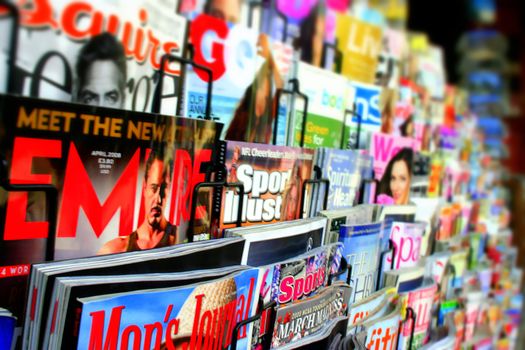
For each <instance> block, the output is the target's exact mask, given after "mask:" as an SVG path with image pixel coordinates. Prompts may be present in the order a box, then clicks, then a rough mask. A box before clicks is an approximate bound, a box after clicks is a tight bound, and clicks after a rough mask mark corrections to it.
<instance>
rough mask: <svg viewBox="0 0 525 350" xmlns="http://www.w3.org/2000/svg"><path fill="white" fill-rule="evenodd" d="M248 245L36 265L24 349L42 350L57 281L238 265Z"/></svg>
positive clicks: (223, 243) (230, 242)
mask: <svg viewBox="0 0 525 350" xmlns="http://www.w3.org/2000/svg"><path fill="white" fill-rule="evenodd" d="M244 244H245V242H244V241H243V240H242V239H223V240H220V241H219V240H213V241H205V242H197V243H191V244H181V245H176V246H173V247H166V248H159V249H157V250H155V251H153V250H146V251H138V252H129V253H123V254H110V255H102V256H96V257H88V258H81V259H73V260H61V261H56V262H49V263H43V264H35V265H33V268H32V273H31V276H30V280H29V286H28V294H27V300H31V304H30V307H27V308H26V315H25V320H24V322H25V324H24V337H23V341H24V348H27V347H29V348H35V349H36V348H40V345H39V344H42V341H43V339H44V330H45V329H44V326H45V322H46V317H47V316H49V315H48V313H49V310H52V309H53V307H52V305H54V304H55V301H54V300H52V297H53V288H54V285H55V280H56V278H59V277H68V276H77V277H79V276H99V277H100V276H111V275H115V274H119V275H126V274H139V273H145V274H146V273H173V272H181V271H191V270H199V269H207V268H217V267H226V266H234V265H239V264H240V262H241V259H242V253H243V249H244Z"/></svg>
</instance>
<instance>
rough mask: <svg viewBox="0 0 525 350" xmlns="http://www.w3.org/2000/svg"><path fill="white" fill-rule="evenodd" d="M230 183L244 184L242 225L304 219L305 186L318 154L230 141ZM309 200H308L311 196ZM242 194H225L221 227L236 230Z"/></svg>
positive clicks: (230, 190)
mask: <svg viewBox="0 0 525 350" xmlns="http://www.w3.org/2000/svg"><path fill="white" fill-rule="evenodd" d="M224 159H225V161H224V163H225V165H226V168H227V170H228V177H227V180H228V182H241V183H243V184H244V191H245V195H244V200H243V210H242V225H243V226H250V225H255V224H269V223H275V222H279V221H289V220H295V219H298V218H300V217H302V216H303V215H302V213H300V211H301V207H300V203H301V202H300V201H301V200H304V199H302V198H301V197H302V185H303V182H304V181H305V180H307V179H310V176H311V173H312V168H313V159H314V151H313V150H310V149H301V148H294V147H285V146H272V145H263V144H253V143H245V142H234V141H227V145H226V154H225V157H224ZM307 198H308V197H307ZM238 206H239V194H238V193H237V190H236V189H234V188H231V189H227V190H225V191H224V193H223V195H222V213H221V228H222V229H225V228H230V227H234V226H235V223H236V221H237V210H238Z"/></svg>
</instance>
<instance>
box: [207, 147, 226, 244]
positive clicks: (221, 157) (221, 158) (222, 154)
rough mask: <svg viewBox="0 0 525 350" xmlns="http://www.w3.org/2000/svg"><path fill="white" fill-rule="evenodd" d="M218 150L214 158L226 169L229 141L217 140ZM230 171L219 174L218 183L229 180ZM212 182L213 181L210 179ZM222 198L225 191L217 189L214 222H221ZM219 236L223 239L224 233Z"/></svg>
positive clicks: (213, 204) (214, 200)
mask: <svg viewBox="0 0 525 350" xmlns="http://www.w3.org/2000/svg"><path fill="white" fill-rule="evenodd" d="M216 144H217V146H218V147H217V148H216V150H215V152H216V154H215V156H214V158H213V159H214V160H215V164H217V165H220V166H224V168H225V169H226V149H227V141H222V140H217V142H216ZM227 172H228V169H226V173H222V172H220V171H219V172H218V173H217V175H216V176H217V178H216V179H215V180H216V181H225V180H226V179H227V178H228V173H227ZM210 180H211V179H210ZM222 196H223V189H222V188H219V187H217V188H216V189H215V191H213V199H212V201H213V202H212V208H211V218H212V222H217V223H219V222H221V220H222V217H221V208H222ZM217 230H219V225H218V224H217ZM212 232H215V230H212ZM218 235H219V236H220V237H222V235H223V232H218Z"/></svg>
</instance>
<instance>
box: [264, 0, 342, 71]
mask: <svg viewBox="0 0 525 350" xmlns="http://www.w3.org/2000/svg"><path fill="white" fill-rule="evenodd" d="M348 5H349V4H348V3H346V6H345V2H336V1H327V2H325V1H310V2H300V3H290V2H289V1H286V0H276V1H270V2H263V3H262V8H261V9H260V10H259V15H258V16H257V15H255V14H256V12H255V11H254V17H256V21H257V20H259V21H260V23H259V29H260V30H261V32H264V33H267V34H268V35H269V36H270V37H271V38H272V39H273V40H277V41H281V42H284V43H286V44H289V45H293V48H294V50H295V51H297V52H298V53H299V59H300V60H301V61H302V62H305V63H308V64H311V65H313V66H316V67H326V68H328V69H330V68H332V63H333V61H334V57H333V56H334V54H333V52H330V51H328V52H325V53H323V47H324V45H325V44H329V45H330V44H332V45H333V44H334V43H335V28H336V13H339V12H345V11H346V10H347V9H348ZM325 54H326V57H324V55H325ZM323 58H324V61H325V62H323Z"/></svg>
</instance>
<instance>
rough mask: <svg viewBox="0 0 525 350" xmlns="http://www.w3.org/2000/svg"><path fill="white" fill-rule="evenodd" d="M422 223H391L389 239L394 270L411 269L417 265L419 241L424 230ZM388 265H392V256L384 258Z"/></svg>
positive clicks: (419, 250) (419, 251) (419, 248)
mask: <svg viewBox="0 0 525 350" xmlns="http://www.w3.org/2000/svg"><path fill="white" fill-rule="evenodd" d="M425 226H426V225H425V223H422V222H415V223H410V222H399V221H394V222H393V223H392V230H391V232H390V239H391V240H392V242H393V245H394V252H395V254H394V270H398V269H400V268H403V267H413V266H416V265H417V264H418V263H419V258H420V256H421V241H422V239H423V232H424V230H425ZM386 262H387V263H388V264H391V263H392V256H388V257H387V258H386Z"/></svg>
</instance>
